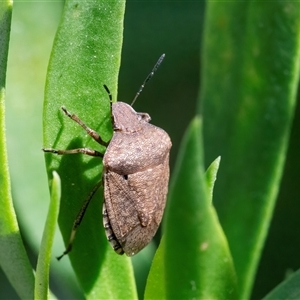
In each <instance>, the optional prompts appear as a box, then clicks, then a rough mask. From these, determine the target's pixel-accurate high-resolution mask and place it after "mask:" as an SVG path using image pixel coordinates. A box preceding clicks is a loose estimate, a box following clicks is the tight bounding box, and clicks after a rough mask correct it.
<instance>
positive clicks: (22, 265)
mask: <svg viewBox="0 0 300 300" xmlns="http://www.w3.org/2000/svg"><path fill="white" fill-rule="evenodd" d="M11 14H12V3H11V1H2V2H0V21H1V22H0V45H1V47H0V265H1V268H2V269H3V271H4V273H5V274H6V276H7V278H8V279H9V281H10V283H11V285H12V286H13V287H14V289H15V290H16V292H17V293H18V295H19V296H20V298H23V299H31V298H33V286H34V276H33V271H32V268H31V265H30V262H29V260H28V257H27V254H26V251H25V248H24V245H23V242H22V238H21V235H20V232H19V227H18V223H17V219H16V215H15V211H14V207H13V202H12V198H11V187H10V176H9V168H8V161H7V148H6V137H5V105H4V97H5V78H6V66H7V55H8V46H9V36H10V25H11Z"/></svg>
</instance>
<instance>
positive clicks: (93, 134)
mask: <svg viewBox="0 0 300 300" xmlns="http://www.w3.org/2000/svg"><path fill="white" fill-rule="evenodd" d="M61 109H62V110H63V112H64V113H65V114H66V116H68V117H69V118H70V119H72V120H73V121H75V122H76V123H77V124H79V125H80V126H81V127H82V128H83V129H84V130H85V131H86V133H87V134H88V135H89V136H91V137H92V138H93V139H94V140H95V141H96V142H98V143H99V144H100V145H102V146H105V147H107V146H108V143H107V142H104V141H103V140H102V138H101V137H100V135H99V133H98V132H96V131H95V130H93V129H91V128H90V127H88V126H87V125H85V124H84V123H83V122H82V121H81V120H80V119H79V118H78V117H77V116H76V115H74V114H71V113H70V112H69V111H67V109H66V108H65V107H64V106H62V107H61Z"/></svg>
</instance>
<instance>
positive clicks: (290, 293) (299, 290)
mask: <svg viewBox="0 0 300 300" xmlns="http://www.w3.org/2000/svg"><path fill="white" fill-rule="evenodd" d="M299 282H300V270H298V271H297V272H295V273H294V274H292V275H291V276H289V277H288V278H287V279H286V280H285V281H283V282H282V283H281V284H279V285H278V286H277V287H276V288H275V289H274V290H273V291H271V292H270V293H269V294H268V295H266V296H265V297H264V298H263V300H274V299H280V300H294V299H295V300H296V299H299V298H300V285H299Z"/></svg>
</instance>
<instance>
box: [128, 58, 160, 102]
mask: <svg viewBox="0 0 300 300" xmlns="http://www.w3.org/2000/svg"><path fill="white" fill-rule="evenodd" d="M164 58H165V54H162V55H161V57H160V58H159V59H158V61H157V63H156V64H155V66H154V68H153V69H152V71H151V73H150V74H149V75H148V76H147V77H146V79H145V81H144V82H143V84H142V85H141V87H140V89H139V91H138V92H137V93H136V95H135V97H134V99H133V101H132V103H131V106H133V104H134V102H135V100H136V99H137V97H138V96H139V95H140V93H141V92H142V90H143V88H144V87H145V85H146V83H147V82H148V81H149V80H150V79H151V78H152V76H153V75H154V73H155V71H156V70H157V69H158V67H159V66H160V64H161V63H162V61H163V60H164Z"/></svg>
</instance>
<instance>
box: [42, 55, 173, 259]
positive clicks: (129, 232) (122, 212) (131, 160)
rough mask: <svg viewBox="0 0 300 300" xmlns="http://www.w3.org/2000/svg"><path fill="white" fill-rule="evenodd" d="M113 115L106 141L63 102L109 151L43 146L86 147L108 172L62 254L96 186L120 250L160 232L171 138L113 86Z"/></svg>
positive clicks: (131, 251)
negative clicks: (119, 97) (116, 95)
mask: <svg viewBox="0 0 300 300" xmlns="http://www.w3.org/2000/svg"><path fill="white" fill-rule="evenodd" d="M163 58H164V54H163V55H162V56H161V57H160V58H159V60H158V62H157V63H156V65H155V66H154V68H153V70H152V72H151V73H150V74H149V75H148V77H147V78H146V80H145V81H144V83H143V84H142V86H141V87H140V90H139V91H138V93H137V94H136V96H135V98H134V100H133V103H134V101H135V100H136V98H137V97H138V95H139V94H140V92H141V91H142V89H143V88H144V85H145V84H146V82H147V81H149V79H150V78H151V77H152V76H153V74H154V72H155V71H156V69H157V68H158V66H159V65H160V63H161V62H162V60H163ZM104 88H105V89H106V91H107V92H108V95H109V98H110V103H111V115H112V121H113V130H114V133H113V137H112V139H111V140H110V141H109V142H108V143H107V142H105V141H103V140H102V139H101V137H100V135H99V134H98V133H97V132H96V131H94V130H93V129H91V128H89V127H88V126H86V125H85V124H84V123H83V122H82V121H81V120H80V119H79V118H78V117H77V116H76V115H74V114H71V113H69V112H68V111H67V110H66V108H64V107H62V110H63V111H64V113H65V114H66V115H67V116H68V117H69V118H71V119H72V120H74V121H75V122H77V123H78V124H79V125H80V126H81V127H82V128H83V129H84V130H85V131H86V132H87V133H88V134H89V135H90V136H91V137H92V138H93V139H94V140H95V141H97V142H98V143H99V144H101V145H103V146H106V147H107V149H106V151H105V153H104V154H102V153H100V152H98V151H96V150H92V149H88V148H79V149H70V150H56V149H52V148H44V149H43V150H44V152H50V153H55V154H58V155H63V154H76V153H82V154H87V155H90V156H99V157H103V178H102V180H101V181H100V182H99V183H97V185H96V186H95V187H94V188H93V190H92V192H91V193H90V195H89V196H88V197H87V199H86V200H85V201H84V204H83V206H82V208H81V210H80V212H79V214H78V216H77V218H76V220H75V221H74V224H73V228H72V233H71V237H70V241H69V244H68V245H67V248H66V250H65V251H64V253H63V254H62V255H61V256H59V257H58V259H61V258H62V257H63V256H64V255H65V254H67V253H69V252H70V251H71V249H72V243H73V240H74V237H75V233H76V230H77V227H78V226H79V224H80V223H81V221H82V219H83V216H84V214H85V211H86V209H87V207H88V205H89V203H90V201H91V199H92V197H93V195H94V194H95V193H96V191H97V189H98V188H99V187H100V186H101V185H102V183H103V185H104V203H103V209H102V214H103V225H104V228H105V233H106V237H107V239H108V241H109V242H110V244H111V246H112V247H113V249H114V250H115V252H116V253H117V254H124V253H126V255H128V256H132V255H135V254H136V253H138V252H139V251H140V250H142V249H143V248H144V247H145V246H146V245H147V244H148V243H149V242H150V241H151V239H152V238H153V236H154V235H155V233H156V231H157V229H158V226H159V224H160V222H161V219H162V216H163V212H164V208H165V204H166V197H167V192H168V182H169V153H170V149H171V146H172V144H171V140H170V138H169V136H168V134H167V133H166V132H165V131H164V130H162V129H161V128H159V127H156V126H154V125H152V124H150V123H149V121H150V120H151V118H150V116H149V115H148V114H147V113H138V112H136V111H135V110H134V109H133V108H132V106H130V105H128V104H126V103H124V102H116V103H112V96H111V94H110V91H109V90H108V88H107V87H106V86H105V85H104Z"/></svg>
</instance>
